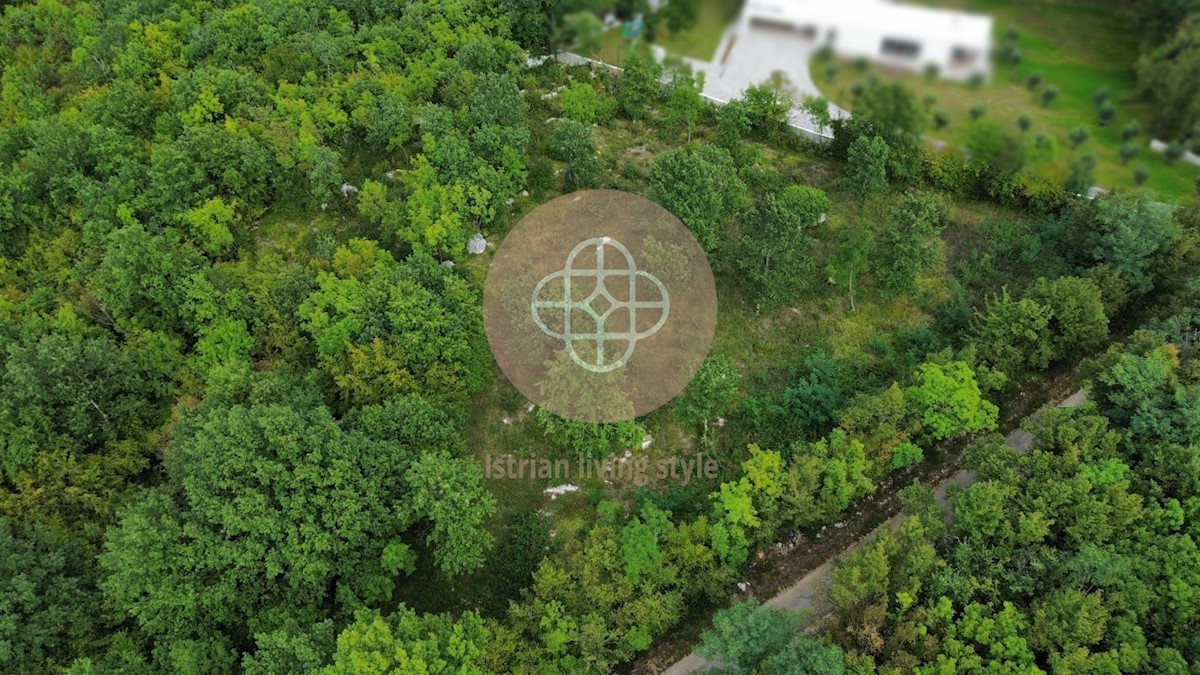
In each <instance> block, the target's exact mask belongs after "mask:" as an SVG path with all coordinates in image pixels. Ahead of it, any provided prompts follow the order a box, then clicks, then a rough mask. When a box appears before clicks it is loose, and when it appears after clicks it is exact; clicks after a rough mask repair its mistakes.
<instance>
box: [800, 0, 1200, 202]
mask: <svg viewBox="0 0 1200 675" xmlns="http://www.w3.org/2000/svg"><path fill="white" fill-rule="evenodd" d="M927 4H932V3H927ZM939 4H940V5H941V6H956V7H960V8H965V9H970V10H974V11H979V12H985V13H988V14H990V15H992V17H993V18H994V19H995V43H996V45H1000V44H1002V43H1003V41H1004V39H1005V35H1006V34H1007V32H1008V31H1009V29H1011V28H1016V29H1017V30H1018V31H1019V33H1020V37H1019V39H1018V41H1017V48H1018V49H1019V50H1020V52H1021V55H1022V60H1021V63H1020V64H1019V65H1017V66H1015V67H1014V66H1012V65H1009V64H1006V63H1005V64H1002V63H999V62H997V63H995V65H994V70H993V80H992V82H990V83H988V84H984V85H982V86H972V85H970V84H965V83H956V82H949V81H945V80H931V79H930V78H928V77H926V76H924V75H922V74H916V73H907V72H897V71H892V70H886V69H881V68H876V67H874V66H871V67H869V68H868V69H867V70H866V71H863V70H861V69H859V68H857V67H856V66H855V65H854V64H850V63H844V62H839V63H837V64H836V71H837V72H836V74H834V75H833V76H832V78H830V77H829V67H830V63H828V62H823V61H820V60H815V61H814V62H813V63H812V65H811V67H812V69H813V77H814V80H815V81H816V82H817V83H818V86H820V87H821V88H822V91H823V93H824V94H825V95H826V96H827V97H828V98H829V99H830V100H832V101H833V102H835V103H837V104H838V105H840V106H842V107H845V108H847V109H850V110H853V96H852V94H851V88H852V87H853V86H854V84H855V83H856V82H861V81H863V80H865V79H866V78H867V77H868V76H870V75H872V74H873V75H876V76H878V77H879V78H881V79H883V80H884V81H900V82H903V83H904V84H905V85H907V86H908V87H910V88H911V89H912V90H913V91H915V92H916V93H917V96H918V98H922V99H923V98H924V97H925V96H927V95H932V96H935V97H936V98H937V102H936V103H935V104H934V105H933V106H932V108H931V110H945V111H946V112H948V113H949V114H950V117H951V123H950V125H949V126H947V127H945V128H943V129H941V130H937V131H935V130H933V128H932V125H931V126H930V128H929V129H928V130H927V132H926V133H927V135H928V136H929V137H931V138H935V139H938V140H940V141H944V142H946V143H948V144H950V145H951V146H956V147H961V146H962V145H963V143H964V142H965V140H966V137H967V134H968V132H969V129H970V126H971V123H972V122H971V118H970V110H971V108H972V106H974V105H976V104H978V103H983V104H985V105H986V106H987V113H986V115H987V116H988V117H990V118H992V119H995V120H999V121H1001V122H1003V123H1005V124H1006V125H1011V129H1012V130H1013V131H1014V132H1017V131H1018V129H1017V126H1016V125H1017V122H1016V121H1017V117H1018V116H1019V115H1020V114H1021V113H1027V114H1028V115H1029V116H1030V117H1031V118H1032V120H1033V127H1032V129H1031V130H1030V131H1029V133H1028V134H1027V135H1028V141H1029V144H1030V145H1032V143H1033V139H1034V138H1035V137H1036V135H1037V134H1038V133H1039V132H1045V133H1047V134H1049V135H1052V136H1054V137H1055V139H1056V140H1057V142H1058V153H1057V156H1056V157H1055V159H1054V160H1052V161H1051V162H1049V163H1048V165H1046V164H1047V163H1046V162H1043V166H1040V167H1038V168H1039V169H1041V170H1043V171H1046V172H1050V173H1057V174H1059V175H1062V176H1065V175H1066V172H1067V168H1068V167H1069V166H1070V164H1071V162H1072V161H1074V160H1075V159H1076V158H1078V157H1079V156H1081V155H1083V154H1085V153H1088V152H1091V153H1093V154H1095V155H1096V158H1097V159H1098V160H1099V165H1098V167H1097V169H1096V182H1097V184H1098V185H1100V186H1101V187H1105V188H1109V189H1120V188H1131V187H1134V186H1135V184H1136V183H1135V180H1134V171H1135V169H1136V168H1137V167H1138V166H1145V167H1146V168H1147V169H1148V171H1149V180H1147V181H1146V183H1145V187H1146V188H1149V189H1151V190H1153V191H1155V192H1156V193H1158V195H1159V196H1160V197H1161V198H1164V199H1168V200H1178V199H1180V198H1183V197H1186V196H1188V195H1191V194H1192V191H1193V189H1194V188H1193V185H1194V182H1195V180H1196V177H1197V176H1198V175H1200V167H1195V166H1191V165H1188V164H1185V163H1183V162H1179V163H1177V164H1175V165H1174V166H1168V165H1167V164H1165V163H1164V161H1163V159H1162V156H1161V155H1160V154H1158V153H1155V152H1152V151H1151V150H1150V149H1149V147H1148V143H1149V140H1150V134H1149V126H1150V118H1151V110H1150V107H1149V105H1148V104H1147V103H1145V102H1141V101H1136V100H1134V99H1135V97H1136V95H1137V76H1136V72H1135V70H1134V64H1135V63H1136V61H1137V56H1138V46H1137V35H1136V34H1135V33H1134V31H1133V30H1132V28H1131V26H1130V25H1129V24H1128V22H1127V21H1125V20H1124V19H1122V18H1121V17H1120V16H1118V15H1117V14H1116V13H1115V12H1113V11H1111V10H1109V9H1106V8H1103V7H1085V6H1068V5H1053V4H1048V3H1046V2H1036V1H1035V2H1031V1H1024V2H1022V1H1015V2H1014V1H1011V0H958V1H947V2H944V3H939ZM1035 72H1037V73H1041V75H1042V83H1041V84H1040V85H1039V86H1038V87H1037V89H1035V90H1032V91H1031V90H1030V89H1029V88H1028V87H1027V86H1026V84H1025V82H1026V79H1027V78H1028V77H1029V75H1030V74H1032V73H1035ZM1049 86H1054V87H1057V88H1058V90H1059V97H1058V99H1057V100H1056V101H1055V102H1054V103H1053V104H1052V105H1051V106H1049V107H1046V106H1044V105H1043V104H1042V99H1041V94H1042V91H1043V90H1045V89H1046V88H1047V87H1049ZM1101 89H1106V90H1108V92H1109V95H1110V97H1111V99H1112V101H1113V102H1114V103H1115V104H1116V110H1117V113H1116V116H1115V118H1114V120H1113V121H1112V122H1111V123H1110V124H1109V125H1108V126H1106V127H1105V126H1101V125H1100V121H1099V117H1098V115H1097V112H1096V108H1095V105H1094V103H1093V96H1094V94H1095V93H1096V92H1097V91H1099V90H1101ZM1131 120H1138V121H1139V122H1140V123H1141V125H1142V128H1143V130H1144V132H1143V134H1142V135H1141V136H1139V137H1138V138H1137V139H1136V142H1137V143H1138V144H1139V145H1140V146H1141V148H1142V149H1141V152H1140V153H1139V156H1138V157H1137V158H1136V159H1133V160H1132V161H1130V162H1128V164H1122V162H1121V156H1120V147H1121V127H1122V126H1124V125H1125V124H1126V123H1127V122H1129V121H1131ZM1079 126H1083V127H1086V128H1087V129H1088V131H1089V133H1090V134H1091V138H1090V139H1089V140H1088V141H1087V142H1085V143H1084V144H1083V145H1082V146H1081V147H1080V148H1078V149H1077V150H1071V149H1070V144H1069V143H1068V140H1067V136H1068V134H1069V133H1070V131H1071V130H1072V129H1074V128H1076V127H1079ZM1164 140H1169V139H1164Z"/></svg>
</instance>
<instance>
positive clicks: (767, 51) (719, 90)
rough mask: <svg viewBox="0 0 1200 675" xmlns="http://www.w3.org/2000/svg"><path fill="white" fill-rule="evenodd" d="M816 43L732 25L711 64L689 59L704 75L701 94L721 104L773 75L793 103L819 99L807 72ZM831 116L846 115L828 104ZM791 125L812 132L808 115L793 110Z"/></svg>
mask: <svg viewBox="0 0 1200 675" xmlns="http://www.w3.org/2000/svg"><path fill="white" fill-rule="evenodd" d="M818 47H819V45H818V44H817V41H816V40H813V39H810V38H806V37H805V36H803V35H801V34H800V33H798V32H795V31H790V30H786V29H782V28H767V27H763V26H752V27H749V28H739V27H738V26H734V27H733V28H731V29H730V30H729V32H727V33H726V34H725V37H724V39H722V40H721V45H720V46H719V47H717V53H716V54H715V55H713V60H712V61H711V62H706V61H698V60H695V59H689V62H690V63H691V65H692V67H693V68H694V69H696V70H697V71H703V72H704V93H705V94H706V95H708V96H711V97H712V98H715V99H719V100H721V101H730V100H733V99H735V98H740V97H741V95H742V93H743V92H745V91H746V89H748V88H749V87H752V86H754V85H756V84H762V83H763V82H766V81H767V80H769V79H770V78H771V75H772V74H773V73H776V72H779V73H782V74H783V75H784V77H785V78H786V80H787V82H788V84H789V85H790V88H791V90H792V92H793V93H794V94H795V95H796V100H797V102H799V101H801V100H803V99H804V97H805V96H820V95H821V90H820V89H818V88H817V85H816V83H814V82H813V79H812V75H811V74H810V73H809V71H808V63H809V61H810V60H811V58H812V53H813V52H814V51H815V50H816V49H817V48H818ZM830 112H831V113H833V115H834V117H844V116H849V113H847V112H846V111H844V110H842V109H841V108H838V107H837V106H834V105H833V104H830ZM792 123H793V124H795V125H797V126H800V127H803V128H805V129H815V126H816V125H814V124H813V122H812V120H810V119H809V117H808V115H806V114H804V113H803V112H801V111H799V110H796V111H793V113H792Z"/></svg>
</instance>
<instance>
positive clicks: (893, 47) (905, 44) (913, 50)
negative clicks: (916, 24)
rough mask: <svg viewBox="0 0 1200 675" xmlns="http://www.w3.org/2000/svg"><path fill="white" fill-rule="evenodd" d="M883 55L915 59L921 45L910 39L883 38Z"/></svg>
mask: <svg viewBox="0 0 1200 675" xmlns="http://www.w3.org/2000/svg"><path fill="white" fill-rule="evenodd" d="M882 51H883V55H884V56H895V57H898V58H902V59H915V58H917V55H919V54H920V53H921V45H920V44H919V43H917V42H913V41H911V40H899V39H896V38H884V39H883V50H882Z"/></svg>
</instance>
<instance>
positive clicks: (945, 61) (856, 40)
mask: <svg viewBox="0 0 1200 675" xmlns="http://www.w3.org/2000/svg"><path fill="white" fill-rule="evenodd" d="M741 22H742V24H743V25H742V26H741V27H742V28H743V29H744V28H750V27H754V28H776V29H780V28H782V29H785V30H789V31H794V32H796V33H797V34H798V35H799V36H800V37H801V38H802V39H808V40H811V41H813V42H815V43H819V44H830V45H832V47H833V49H834V52H835V53H836V54H837V55H838V56H841V57H844V58H851V59H857V58H863V57H865V58H868V59H871V60H872V61H875V62H877V63H880V64H883V65H887V66H892V67H900V68H906V69H910V70H916V71H921V70H924V69H925V68H926V66H928V65H930V64H933V65H936V66H937V68H938V70H939V72H940V74H941V75H942V77H947V78H951V79H958V80H966V79H969V78H970V77H971V76H972V75H974V74H976V73H979V74H981V75H983V76H984V77H988V76H989V75H990V70H991V69H990V58H989V56H990V52H991V45H992V19H991V17H989V16H982V15H979V14H971V13H968V12H961V11H955V10H945V9H935V8H932V7H920V6H916V5H904V4H898V3H896V2H889V1H888V0H748V2H747V3H746V7H745V9H744V10H743V12H742V17H741ZM739 32H740V33H742V34H743V35H745V34H747V33H748V31H745V30H742V31H739Z"/></svg>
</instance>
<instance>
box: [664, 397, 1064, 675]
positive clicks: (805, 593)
mask: <svg viewBox="0 0 1200 675" xmlns="http://www.w3.org/2000/svg"><path fill="white" fill-rule="evenodd" d="M1085 400H1087V390H1085V389H1080V390H1079V391H1076V392H1075V393H1074V394H1071V395H1070V396H1069V397H1067V398H1066V399H1064V400H1063V401H1062V402H1061V403H1059V404H1058V407H1060V408H1078V407H1079V406H1080V405H1082V404H1083V402H1084V401H1085ZM1035 416H1036V413H1035V415H1034V417H1035ZM1030 419H1032V417H1031V418H1030ZM1007 442H1008V445H1009V446H1011V447H1012V448H1013V449H1015V450H1016V451H1017V452H1028V451H1029V446H1030V445H1031V444H1032V443H1033V436H1032V435H1030V433H1029V432H1028V431H1025V430H1024V429H1017V430H1015V431H1013V432H1012V433H1011V434H1009V435H1008V438H1007ZM973 482H975V472H974V471H968V470H966V469H962V470H959V471H958V472H956V473H955V474H954V475H953V476H951V477H950V478H947V479H946V480H944V481H942V482H941V483H939V484H938V485H937V487H935V488H934V489H933V494H934V497H935V498H936V499H937V502H938V503H939V504H942V505H945V503H946V489H947V488H948V487H950V486H951V485H958V486H961V487H966V486H968V485H970V484H971V483H973ZM902 518H903V514H897V515H896V516H893V517H892V518H891V519H889V520H888V521H887V522H885V523H884V524H882V525H880V526H879V527H878V528H876V529H875V530H874V531H872V532H871V533H870V534H868V535H867V536H865V537H863V538H861V539H859V540H858V541H856V542H855V543H854V544H851V545H850V546H849V547H847V548H846V549H844V550H843V551H842V552H841V553H840V554H838V556H839V557H841V556H844V555H846V554H848V553H850V552H852V551H854V550H855V549H857V548H858V547H859V546H862V545H863V544H865V543H867V542H869V541H870V540H871V539H872V538H873V537H874V536H875V535H876V534H877V533H878V532H880V531H882V530H883V528H891V529H893V530H894V529H897V528H898V527H900V521H901V519H902ZM832 573H833V560H832V559H831V560H828V561H826V562H825V563H824V564H822V565H821V566H819V567H817V568H815V569H813V570H812V571H810V572H809V573H808V574H805V575H804V576H803V577H802V578H801V579H800V580H799V581H797V582H796V583H794V584H792V585H791V586H790V587H788V588H787V589H786V590H784V591H783V592H781V593H780V594H779V595H776V596H775V597H773V598H771V599H770V600H767V601H766V602H765V603H764V604H765V605H767V606H770V607H785V608H787V609H795V610H808V611H812V612H814V613H815V614H816V615H818V616H819V615H821V614H823V613H824V612H825V610H826V608H825V607H824V606H823V598H824V596H825V589H827V588H828V587H829V583H830V580H831V578H832ZM709 665H710V664H709V662H708V661H705V660H704V659H702V658H700V657H699V656H697V655H696V654H695V653H694V652H693V653H691V654H688V655H687V656H686V657H684V658H683V659H681V660H679V661H676V662H675V664H674V665H672V666H671V667H670V668H667V669H666V670H665V671H663V672H664V675H685V674H686V673H697V672H703V671H704V670H706V669H707V668H708V666H709Z"/></svg>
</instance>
